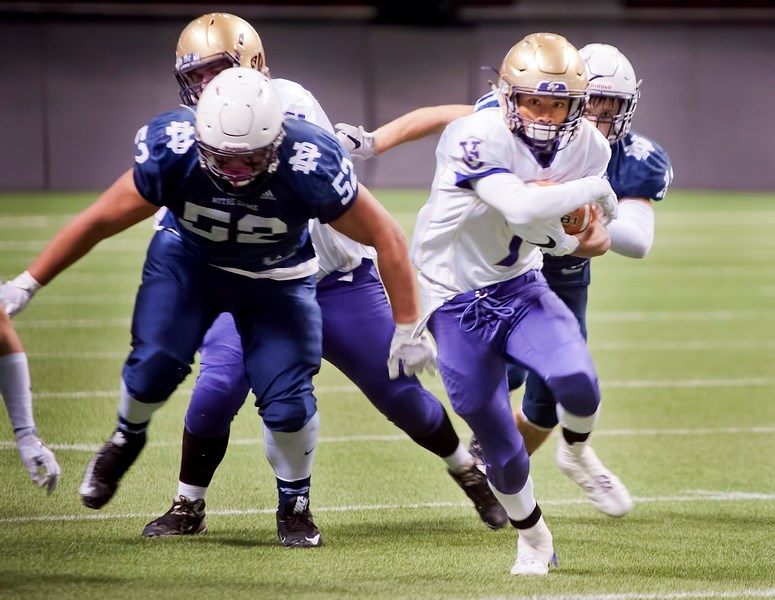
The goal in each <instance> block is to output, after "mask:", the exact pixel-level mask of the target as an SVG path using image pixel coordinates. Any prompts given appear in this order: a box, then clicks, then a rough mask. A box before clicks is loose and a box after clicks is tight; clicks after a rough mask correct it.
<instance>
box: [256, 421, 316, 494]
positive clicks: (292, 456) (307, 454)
mask: <svg viewBox="0 0 775 600" xmlns="http://www.w3.org/2000/svg"><path fill="white" fill-rule="evenodd" d="M319 429H320V413H318V412H316V413H315V415H314V416H313V417H312V418H311V419H310V420H309V421H308V422H307V424H306V425H305V426H304V427H302V428H301V429H299V431H294V432H291V433H289V432H286V431H272V430H271V429H269V428H268V427H267V426H266V425H264V452H266V458H267V460H268V461H269V464H270V465H272V469H274V474H275V477H277V478H278V479H282V480H283V481H298V480H299V479H304V478H306V477H309V476H310V475H311V474H312V459H313V458H314V457H315V447H316V446H317V443H318V430H319Z"/></svg>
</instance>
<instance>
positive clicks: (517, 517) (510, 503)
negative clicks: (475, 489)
mask: <svg viewBox="0 0 775 600" xmlns="http://www.w3.org/2000/svg"><path fill="white" fill-rule="evenodd" d="M488 483H489V481H488ZM490 489H491V490H492V493H493V494H495V497H496V498H497V499H498V502H500V503H501V504H502V505H503V508H505V509H506V513H507V514H508V515H509V519H511V520H512V521H523V520H525V519H527V518H528V517H529V516H530V515H531V514H533V511H534V510H535V507H536V499H535V496H533V480H532V479H531V478H530V476H529V475H528V478H527V481H526V482H525V486H524V487H523V488H522V489H521V490H519V491H518V492H517V493H516V494H504V493H503V492H499V491H498V490H496V489H495V488H494V487H493V485H492V484H491V483H490Z"/></svg>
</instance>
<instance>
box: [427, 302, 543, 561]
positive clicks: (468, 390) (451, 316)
mask: <svg viewBox="0 0 775 600" xmlns="http://www.w3.org/2000/svg"><path fill="white" fill-rule="evenodd" d="M477 302H478V300H476V299H475V295H474V293H467V294H461V295H459V296H457V297H456V298H454V299H453V300H451V301H448V302H447V303H445V304H444V305H442V306H441V307H439V308H437V309H436V311H435V312H434V313H433V315H432V316H431V319H430V321H429V328H430V330H431V332H432V333H433V335H434V337H435V339H436V342H437V345H438V350H439V355H438V366H439V372H440V373H441V376H442V378H443V380H444V385H445V387H446V390H447V394H448V396H449V398H450V401H451V402H452V406H453V408H454V409H455V412H456V413H457V414H459V415H460V416H461V417H463V419H465V421H466V423H468V425H469V426H470V427H471V430H472V431H473V432H474V434H475V435H476V437H477V439H478V440H479V443H480V444H481V446H482V451H483V454H484V459H485V463H486V465H487V478H488V480H489V482H490V486H491V488H492V490H493V492H494V493H495V496H496V497H497V498H498V500H499V501H500V503H501V504H502V505H503V507H504V508H505V509H506V512H507V513H508V516H509V519H510V521H511V524H512V525H513V526H514V527H515V528H516V529H517V532H518V542H517V545H518V552H517V561H516V562H515V564H514V566H513V567H512V571H511V572H512V574H516V575H531V574H532V575H544V574H546V573H547V572H548V565H549V564H550V563H552V562H555V563H556V557H555V555H554V547H553V542H552V536H551V533H550V532H549V529H548V528H547V526H546V523H544V520H543V517H542V516H541V509H540V508H539V507H538V504H537V503H536V500H535V497H534V495H533V484H532V481H531V479H530V477H529V459H528V456H527V452H526V451H525V446H524V443H523V442H522V438H521V436H520V435H519V431H518V430H517V426H516V424H515V423H514V419H513V418H512V416H511V406H510V403H509V391H508V387H507V384H506V365H505V361H504V357H503V350H502V348H503V340H504V337H505V335H506V333H507V331H508V330H509V328H510V324H509V322H508V320H507V319H503V320H501V319H500V317H499V316H497V315H496V314H495V313H494V312H490V311H488V310H487V309H484V311H485V312H490V314H488V315H485V314H484V313H479V312H478V308H477V307H474V308H473V310H472V309H471V308H470V307H471V306H472V305H474V304H476V303H477ZM469 313H474V314H476V315H477V316H475V317H474V322H473V323H471V324H466V326H465V327H464V326H463V322H464V320H465V319H464V318H463V317H464V316H465V315H466V314H469ZM479 317H481V318H479Z"/></svg>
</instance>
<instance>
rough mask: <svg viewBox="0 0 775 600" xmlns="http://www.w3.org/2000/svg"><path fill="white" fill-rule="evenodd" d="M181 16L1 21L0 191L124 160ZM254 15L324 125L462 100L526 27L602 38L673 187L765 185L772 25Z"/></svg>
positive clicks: (283, 69) (163, 82)
mask: <svg viewBox="0 0 775 600" xmlns="http://www.w3.org/2000/svg"><path fill="white" fill-rule="evenodd" d="M187 22H188V20H187V19H180V20H176V19H165V20H159V21H154V20H147V19H144V20H134V19H125V20H122V21H118V20H105V19H102V20H93V21H89V20H84V19H67V20H64V21H55V20H48V21H47V20H38V21H35V20H30V21H20V22H17V23H14V26H13V27H12V28H7V29H5V30H4V32H3V35H2V36H1V37H0V49H1V50H2V51H3V55H4V56H5V57H6V61H5V69H6V77H5V82H6V84H4V85H3V86H1V89H2V91H0V111H2V112H1V114H2V115H3V126H2V128H0V142H2V145H3V148H4V149H5V152H4V157H3V158H4V159H3V161H0V190H3V191H10V190H99V189H101V188H103V187H105V186H106V185H107V184H109V183H110V182H111V181H112V180H113V179H114V178H115V177H116V176H117V175H118V174H120V173H121V172H123V171H124V170H126V169H128V168H130V167H131V166H132V156H133V152H134V151H133V143H132V142H133V139H134V135H135V132H136V131H137V129H138V128H139V127H140V126H141V125H143V124H144V123H145V122H146V121H147V120H148V119H149V118H151V117H152V116H154V115H155V114H156V113H158V112H161V111H163V110H166V109H169V108H172V107H174V106H175V105H176V103H177V90H176V83H175V81H174V79H173V77H172V67H173V62H174V47H175V41H176V39H177V35H178V33H179V32H180V30H181V29H182V28H183V27H184V26H185V24H186V23H187ZM254 25H256V26H257V28H258V29H259V31H260V33H261V35H262V38H263V40H264V43H265V45H266V48H267V56H268V63H269V65H270V67H271V70H272V74H273V75H274V76H275V77H285V78H289V79H293V80H295V81H298V82H299V83H301V84H302V85H304V86H305V87H307V88H308V89H309V90H310V91H312V92H313V93H314V94H315V95H316V96H317V98H318V99H319V100H320V102H321V104H322V105H323V107H324V108H325V109H326V111H327V112H328V115H329V117H330V118H331V121H332V122H333V123H336V122H338V121H346V122H349V123H353V124H357V123H363V124H364V125H366V126H367V127H369V128H373V127H376V126H378V125H379V124H381V123H383V122H385V121H387V120H389V119H392V118H394V117H396V116H398V115H400V114H402V113H403V112H406V111H407V110H411V109H412V108H416V107H418V106H422V105H429V104H444V103H466V102H472V101H474V100H475V99H476V98H477V97H478V96H479V95H481V94H482V93H483V92H485V91H486V90H487V80H488V78H491V75H489V74H487V73H485V72H483V71H481V70H480V66H482V65H491V66H495V67H497V66H498V65H499V63H500V60H501V59H502V57H503V56H504V54H505V53H506V51H507V50H508V49H509V47H510V46H511V45H512V44H513V43H515V42H516V41H517V40H518V39H520V38H521V37H523V36H524V35H526V34H527V33H530V32H533V31H556V32H558V33H562V34H563V35H565V36H566V37H568V38H569V39H570V41H571V42H573V43H574V44H575V45H576V46H578V47H580V46H582V45H584V44H586V43H589V42H595V41H602V42H608V43H612V44H614V45H617V46H618V47H620V48H621V49H622V50H623V51H624V52H625V53H626V54H627V55H628V57H629V58H630V60H631V62H632V63H633V66H634V67H635V70H636V72H637V74H638V76H639V77H641V78H643V80H644V84H643V97H642V100H641V104H640V106H639V108H638V112H637V114H636V117H635V123H634V129H635V130H636V131H639V132H641V133H644V134H646V135H648V136H649V137H652V138H653V139H655V140H657V141H658V142H659V143H661V144H662V145H663V146H664V147H665V148H666V149H667V150H668V152H669V153H670V155H671V157H672V159H673V164H674V165H675V169H676V173H675V184H674V185H675V186H676V187H681V188H700V189H741V190H772V189H775V169H773V168H772V165H773V164H775V142H774V141H773V138H772V118H771V108H770V105H771V103H772V100H771V99H772V98H773V97H775V79H773V78H772V77H770V72H771V68H772V64H773V59H775V46H773V42H772V40H773V39H775V24H771V23H770V24H741V23H736V24H730V25H720V24H710V23H690V24H687V23H676V24H652V23H627V22H622V23H615V22H611V21H607V22H602V23H595V22H594V21H590V20H586V21H583V22H573V21H570V20H563V21H548V20H530V21H523V22H520V23H518V24H516V23H511V24H508V25H493V24H488V25H477V26H457V27H449V28H421V27H404V26H392V25H385V26H374V25H367V24H362V23H349V24H348V23H344V24H337V23H320V24H314V23H308V22H298V23H290V22H285V23H276V22H266V23H258V22H254ZM9 82H10V83H9ZM434 148H435V139H428V140H423V141H420V142H416V143H414V144H410V145H407V146H405V147H403V148H398V149H396V150H394V151H392V152H391V153H388V154H386V155H385V156H383V157H381V158H380V159H378V160H376V161H370V162H369V163H361V164H359V165H358V169H359V172H360V174H361V178H362V179H363V180H364V181H366V182H367V183H369V184H370V185H372V186H399V187H409V186H413V187H418V186H427V185H428V184H429V183H430V181H431V179H432V176H433V169H434V156H433V151H434Z"/></svg>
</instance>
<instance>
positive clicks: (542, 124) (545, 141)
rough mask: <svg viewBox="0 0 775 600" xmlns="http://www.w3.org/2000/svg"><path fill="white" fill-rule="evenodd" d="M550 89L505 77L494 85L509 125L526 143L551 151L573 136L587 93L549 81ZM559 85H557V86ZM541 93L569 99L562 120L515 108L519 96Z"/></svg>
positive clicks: (563, 146)
mask: <svg viewBox="0 0 775 600" xmlns="http://www.w3.org/2000/svg"><path fill="white" fill-rule="evenodd" d="M546 87H554V89H553V90H552V91H548V90H547V91H541V90H536V89H534V88H522V87H519V86H511V85H509V83H508V82H507V81H504V80H503V79H501V80H500V82H499V85H498V87H497V90H496V91H497V92H498V98H499V103H500V105H501V110H502V111H503V116H504V118H505V119H506V123H507V124H508V126H509V129H511V131H513V132H514V133H515V134H517V135H519V137H520V138H521V139H522V141H524V142H525V143H526V144H527V145H528V147H529V148H530V149H531V150H532V151H533V152H537V153H547V152H549V153H554V152H558V151H560V150H562V149H563V148H565V147H566V146H567V145H568V144H569V143H570V142H571V141H572V140H573V138H575V137H576V134H577V132H578V128H579V126H580V125H581V119H582V118H583V117H584V110H585V108H586V103H587V96H586V94H585V93H580V92H568V91H567V90H563V89H561V88H562V87H563V86H562V84H555V85H554V86H552V84H549V85H547V86H546ZM558 88H560V89H558ZM521 94H524V95H529V96H545V97H550V98H562V99H567V100H569V105H568V116H567V117H566V118H565V120H564V121H563V122H562V123H548V122H546V121H539V120H534V119H530V118H528V117H526V116H524V115H522V114H520V111H519V96H520V95H521Z"/></svg>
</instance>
